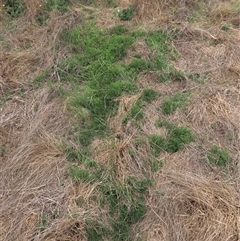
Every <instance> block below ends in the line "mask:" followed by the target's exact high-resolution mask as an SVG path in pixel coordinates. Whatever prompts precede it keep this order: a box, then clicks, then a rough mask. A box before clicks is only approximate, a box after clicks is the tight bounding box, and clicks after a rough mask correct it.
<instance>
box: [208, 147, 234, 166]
mask: <svg viewBox="0 0 240 241" xmlns="http://www.w3.org/2000/svg"><path fill="white" fill-rule="evenodd" d="M207 157H208V160H209V162H210V164H214V165H218V166H226V165H227V164H228V163H229V161H230V154H229V151H228V150H227V149H221V148H220V147H218V146H214V147H213V148H211V149H210V150H209V151H208V153H207Z"/></svg>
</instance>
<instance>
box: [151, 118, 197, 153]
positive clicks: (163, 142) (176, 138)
mask: <svg viewBox="0 0 240 241" xmlns="http://www.w3.org/2000/svg"><path fill="white" fill-rule="evenodd" d="M156 125H157V126H159V127H162V126H165V127H166V129H167V130H168V133H167V136H166V138H165V137H163V136H159V135H152V136H151V137H150V146H151V148H152V152H153V154H154V155H155V156H158V155H159V154H160V152H161V151H163V150H164V151H167V152H169V153H174V152H177V151H179V150H181V149H183V148H184V146H185V145H186V144H189V143H190V142H192V141H194V139H195V136H194V135H193V134H192V132H191V130H190V129H188V128H187V127H177V126H175V125H173V124H170V123H168V122H167V121H165V120H162V121H157V122H156Z"/></svg>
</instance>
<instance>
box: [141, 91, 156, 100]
mask: <svg viewBox="0 0 240 241" xmlns="http://www.w3.org/2000/svg"><path fill="white" fill-rule="evenodd" d="M157 96H158V93H157V92H156V91H155V90H153V89H144V90H143V92H142V95H141V100H143V101H146V102H148V103H150V102H152V101H153V100H155V99H156V98H157Z"/></svg>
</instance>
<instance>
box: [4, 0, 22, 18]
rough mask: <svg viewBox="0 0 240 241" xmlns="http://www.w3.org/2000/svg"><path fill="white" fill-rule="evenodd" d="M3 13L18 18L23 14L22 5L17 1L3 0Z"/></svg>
mask: <svg viewBox="0 0 240 241" xmlns="http://www.w3.org/2000/svg"><path fill="white" fill-rule="evenodd" d="M2 4H3V6H4V9H5V11H6V12H7V13H8V14H9V15H10V16H11V17H12V18H18V17H19V16H20V15H21V14H22V13H23V12H24V8H25V6H24V4H23V3H22V1H19V0H3V3H2Z"/></svg>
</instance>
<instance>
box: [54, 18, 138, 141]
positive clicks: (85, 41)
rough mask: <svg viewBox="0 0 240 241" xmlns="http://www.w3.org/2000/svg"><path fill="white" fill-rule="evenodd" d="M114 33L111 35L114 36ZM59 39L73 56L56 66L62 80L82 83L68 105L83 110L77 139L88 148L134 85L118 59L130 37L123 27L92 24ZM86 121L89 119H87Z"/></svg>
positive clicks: (122, 54)
mask: <svg viewBox="0 0 240 241" xmlns="http://www.w3.org/2000/svg"><path fill="white" fill-rule="evenodd" d="M116 32H117V33H118V34H114V33H116ZM63 39H64V40H65V41H66V42H67V43H68V46H69V50H70V51H71V52H74V54H73V55H72V56H71V57H70V58H69V59H67V60H65V61H63V62H62V63H60V65H59V69H60V72H59V73H60V78H61V79H62V81H68V82H73V83H77V82H82V84H83V85H82V88H81V90H80V91H78V94H73V93H74V92H76V88H75V89H74V90H73V93H72V94H71V95H72V98H71V101H70V105H71V106H73V107H74V108H75V110H77V109H78V110H79V111H80V112H81V113H79V115H82V114H83V113H82V112H83V110H87V111H88V112H86V111H85V112H84V113H88V117H87V118H86V120H87V122H88V123H86V124H85V125H84V128H82V129H81V131H80V132H79V135H78V140H79V141H80V142H81V143H82V144H83V145H85V146H87V145H89V144H90V143H91V141H92V139H93V137H94V136H96V135H103V134H104V133H105V132H106V128H107V126H106V124H105V120H106V118H107V117H108V116H109V115H110V114H114V112H115V111H116V109H117V108H118V102H117V101H115V99H116V98H117V97H119V96H120V95H121V94H122V93H123V92H128V93H131V92H133V91H135V90H136V85H135V84H134V83H133V82H132V81H130V80H131V79H129V75H130V73H128V72H129V71H128V70H127V69H126V66H124V65H123V64H122V63H121V62H119V61H120V60H122V59H123V58H124V57H125V56H126V54H127V49H128V47H129V46H130V45H131V44H132V43H133V41H134V38H133V37H131V36H129V35H125V30H124V29H123V27H120V26H119V27H115V28H114V29H112V30H108V31H106V30H101V29H97V28H95V27H94V25H93V24H92V23H86V24H84V25H82V26H81V27H78V28H75V29H73V30H71V31H68V32H65V33H64V35H63ZM89 118H90V119H89Z"/></svg>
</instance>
